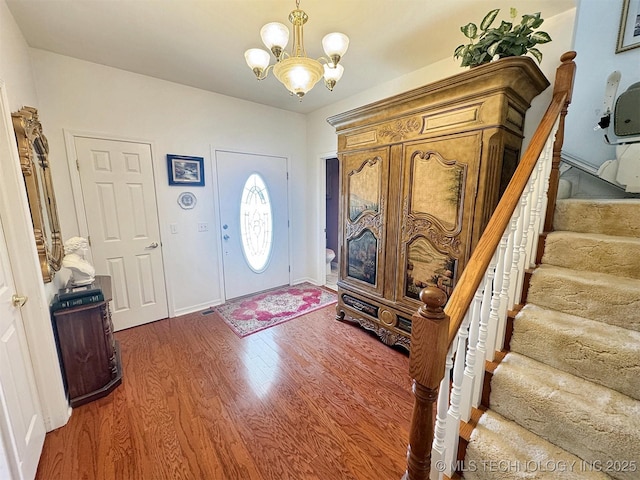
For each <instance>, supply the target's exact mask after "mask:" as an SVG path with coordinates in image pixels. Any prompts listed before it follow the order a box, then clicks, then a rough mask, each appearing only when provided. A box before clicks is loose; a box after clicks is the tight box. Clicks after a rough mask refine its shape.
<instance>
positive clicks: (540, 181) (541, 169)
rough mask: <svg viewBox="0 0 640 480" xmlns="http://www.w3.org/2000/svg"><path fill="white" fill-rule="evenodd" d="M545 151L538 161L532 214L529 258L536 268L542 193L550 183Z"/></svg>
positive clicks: (532, 265)
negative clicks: (547, 174)
mask: <svg viewBox="0 0 640 480" xmlns="http://www.w3.org/2000/svg"><path fill="white" fill-rule="evenodd" d="M545 154H546V149H545V151H543V152H542V155H541V156H540V158H539V159H538V163H537V164H536V172H537V176H536V184H535V187H534V189H533V211H532V213H531V215H532V218H531V232H530V243H531V245H530V246H529V247H528V250H529V252H530V253H531V254H530V256H529V263H528V265H529V266H530V267H535V263H536V257H537V255H538V240H539V237H540V225H541V223H540V216H541V215H542V210H541V208H542V192H544V184H545V182H548V178H547V177H546V176H545V170H546V158H545V157H544V155H545Z"/></svg>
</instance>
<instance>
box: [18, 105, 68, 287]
mask: <svg viewBox="0 0 640 480" xmlns="http://www.w3.org/2000/svg"><path fill="white" fill-rule="evenodd" d="M11 117H12V119H13V128H14V130H15V133H16V140H17V142H18V154H19V155H20V165H21V167H22V176H23V177H24V183H25V186H26V188H27V197H28V198H29V209H30V210H31V220H32V222H33V233H34V234H35V237H36V248H37V250H38V257H39V259H40V269H41V270H42V278H43V279H44V281H45V283H46V282H50V281H51V280H53V276H54V275H55V272H56V271H58V270H60V267H61V265H62V257H63V255H64V249H63V246H62V234H61V233H60V224H59V221H58V209H57V206H56V197H55V194H54V192H53V182H52V181H51V169H50V167H49V143H48V142H47V137H45V136H44V134H43V133H42V125H41V124H40V120H39V119H38V111H37V110H36V109H35V108H33V107H23V108H22V109H21V110H19V111H17V112H15V113H12V114H11Z"/></svg>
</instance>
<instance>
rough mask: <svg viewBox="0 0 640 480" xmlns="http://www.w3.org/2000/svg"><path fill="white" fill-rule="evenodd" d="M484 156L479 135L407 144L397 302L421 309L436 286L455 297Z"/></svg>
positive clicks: (467, 245)
mask: <svg viewBox="0 0 640 480" xmlns="http://www.w3.org/2000/svg"><path fill="white" fill-rule="evenodd" d="M480 153H481V135H480V134H479V133H477V132H476V133H474V134H471V135H469V134H467V135H458V136H455V137H450V138H447V139H446V140H437V141H426V142H425V141H423V142H419V143H418V142H416V143H411V144H407V145H405V150H404V162H403V164H404V167H403V168H404V171H403V175H402V178H403V183H402V187H401V188H402V195H401V198H402V199H403V203H402V218H403V222H402V226H401V228H400V231H399V239H398V242H397V255H398V265H399V266H400V268H399V272H400V278H399V281H398V290H397V298H398V299H401V300H402V301H403V302H404V303H409V304H413V305H415V306H416V307H418V306H420V301H419V297H418V296H419V294H420V290H422V289H423V288H424V287H426V286H427V285H435V286H437V287H439V288H441V289H442V290H444V291H445V292H446V293H447V295H451V292H452V291H453V286H454V284H455V282H456V280H457V279H458V276H459V275H460V272H461V271H462V268H464V258H465V257H466V252H467V250H468V248H469V243H470V235H471V226H472V223H473V222H472V220H473V206H474V200H475V192H476V190H477V184H478V163H479V159H480Z"/></svg>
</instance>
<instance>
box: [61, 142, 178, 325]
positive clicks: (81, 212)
mask: <svg viewBox="0 0 640 480" xmlns="http://www.w3.org/2000/svg"><path fill="white" fill-rule="evenodd" d="M63 132H64V143H65V147H66V151H67V165H68V166H69V177H70V179H71V194H72V196H73V204H74V205H75V207H76V224H77V225H78V232H79V235H80V236H81V237H84V238H87V237H88V236H89V225H88V224H87V212H86V211H85V208H84V198H83V196H82V182H81V181H80V172H79V171H78V168H77V163H76V161H77V157H76V143H75V139H76V138H78V137H82V138H95V139H98V140H111V141H115V142H132V143H142V144H145V145H149V149H150V150H151V166H152V168H153V188H154V190H155V197H156V216H157V218H158V226H159V227H160V244H161V245H162V244H163V242H162V239H163V237H164V235H163V233H164V232H163V228H164V225H163V222H162V221H161V219H162V218H163V216H162V215H160V213H161V212H160V209H161V208H162V207H161V204H162V202H160V201H159V200H158V199H159V198H160V197H159V195H158V185H159V184H158V181H159V180H158V176H159V175H158V169H157V168H156V157H155V155H154V151H155V149H154V144H153V142H150V141H149V140H142V139H137V138H128V137H122V136H119V135H110V134H105V133H95V132H87V131H81V130H67V129H63ZM88 253H89V260H90V261H93V259H92V258H91V251H89V252H88ZM162 265H163V271H164V273H163V282H164V288H165V291H166V296H167V308H168V310H167V311H168V315H169V317H175V307H174V304H173V302H171V301H169V299H170V298H173V295H172V291H171V282H170V281H169V277H168V272H167V268H166V266H167V258H166V249H165V248H163V249H162Z"/></svg>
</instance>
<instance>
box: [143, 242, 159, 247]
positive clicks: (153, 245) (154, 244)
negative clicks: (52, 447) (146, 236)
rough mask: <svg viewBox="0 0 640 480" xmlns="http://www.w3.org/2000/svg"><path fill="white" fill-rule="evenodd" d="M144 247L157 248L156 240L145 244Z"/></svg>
mask: <svg viewBox="0 0 640 480" xmlns="http://www.w3.org/2000/svg"><path fill="white" fill-rule="evenodd" d="M145 248H158V242H153V243H152V244H151V245H147V246H146V247H145Z"/></svg>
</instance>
